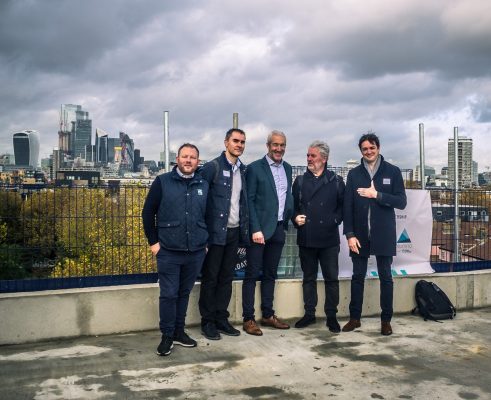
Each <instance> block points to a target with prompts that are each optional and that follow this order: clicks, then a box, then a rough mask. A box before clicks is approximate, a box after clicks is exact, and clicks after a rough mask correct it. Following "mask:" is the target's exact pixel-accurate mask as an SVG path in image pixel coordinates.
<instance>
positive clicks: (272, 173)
mask: <svg viewBox="0 0 491 400" xmlns="http://www.w3.org/2000/svg"><path fill="white" fill-rule="evenodd" d="M266 146H267V148H268V154H266V155H265V156H264V157H263V158H261V159H260V160H257V161H254V162H253V163H251V164H250V165H249V166H248V167H247V197H248V202H249V223H250V232H251V234H252V241H251V243H252V244H251V246H250V247H249V248H248V249H247V266H246V270H245V277H244V282H243V284H242V309H243V318H244V324H243V328H244V331H245V332H246V333H248V334H250V335H256V336H261V335H262V331H261V329H260V328H259V327H258V325H257V324H256V321H255V318H254V293H255V289H256V281H257V280H258V278H259V277H260V276H261V275H262V278H261V311H262V319H261V324H262V325H264V326H269V327H273V328H276V329H288V328H289V327H290V326H289V325H288V324H286V323H284V322H282V321H280V320H279V319H278V317H277V316H276V315H275V313H274V309H273V300H274V285H275V281H276V278H277V272H278V264H279V262H280V257H281V252H282V250H283V245H284V244H285V237H286V230H287V229H288V221H289V219H290V217H291V216H292V215H293V197H292V194H291V188H292V167H291V165H290V164H288V163H287V162H285V161H283V155H284V154H285V149H286V136H285V134H284V133H283V132H280V131H276V130H275V131H272V132H271V133H270V134H269V136H268V140H267V143H266Z"/></svg>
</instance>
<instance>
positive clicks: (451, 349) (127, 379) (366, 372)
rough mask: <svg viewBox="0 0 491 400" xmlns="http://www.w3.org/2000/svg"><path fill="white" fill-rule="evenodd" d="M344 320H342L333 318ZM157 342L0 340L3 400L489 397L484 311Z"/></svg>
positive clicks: (132, 338) (489, 341) (152, 334)
mask: <svg viewBox="0 0 491 400" xmlns="http://www.w3.org/2000/svg"><path fill="white" fill-rule="evenodd" d="M340 322H345V320H343V321H340ZM393 328H394V332H395V333H394V334H393V335H392V336H390V337H383V336H381V335H380V333H379V329H380V326H379V320H378V319H377V318H365V319H363V320H362V327H361V329H359V330H357V331H355V332H350V333H341V334H339V335H335V334H331V333H329V331H328V330H327V329H326V327H325V325H324V320H321V319H319V320H318V322H317V324H315V325H313V326H311V327H309V328H306V329H302V330H298V329H290V330H288V331H277V330H271V329H264V336H262V337H252V336H249V335H246V334H244V333H243V334H242V335H241V336H240V337H224V338H223V339H222V340H220V341H209V340H207V339H205V338H203V337H202V336H201V335H200V334H199V328H197V327H192V328H190V329H189V333H190V334H191V335H193V336H194V337H195V338H196V339H197V340H198V347H197V348H195V349H188V348H182V347H179V346H175V347H174V349H173V352H172V354H171V355H170V356H168V357H159V356H157V355H156V354H155V349H156V347H157V345H158V342H159V340H160V334H159V332H157V331H147V332H141V333H132V334H125V335H111V336H99V337H82V338H77V339H66V340H57V341H49V342H38V343H30V344H23V345H10V346H1V347H0V399H2V400H8V399H36V400H44V399H50V400H52V399H154V398H155V399H157V398H158V399H163V398H165V399H209V398H213V399H326V398H331V397H332V398H339V399H446V400H447V399H491V379H490V378H491V335H490V332H491V308H486V309H480V310H474V311H467V312H460V313H459V314H458V315H457V319H455V320H453V321H445V322H443V323H436V322H424V321H423V320H422V319H421V318H420V317H415V316H410V315H397V316H396V317H395V318H394V322H393Z"/></svg>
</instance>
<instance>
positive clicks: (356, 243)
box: [348, 237, 361, 254]
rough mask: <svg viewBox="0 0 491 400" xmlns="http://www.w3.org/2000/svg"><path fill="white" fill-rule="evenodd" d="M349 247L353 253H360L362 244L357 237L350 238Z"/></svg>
mask: <svg viewBox="0 0 491 400" xmlns="http://www.w3.org/2000/svg"><path fill="white" fill-rule="evenodd" d="M348 247H349V249H350V250H351V251H352V252H353V253H356V254H360V250H358V249H361V244H360V242H359V241H358V239H357V238H356V237H352V238H349V239H348Z"/></svg>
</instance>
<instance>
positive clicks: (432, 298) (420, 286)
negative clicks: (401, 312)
mask: <svg viewBox="0 0 491 400" xmlns="http://www.w3.org/2000/svg"><path fill="white" fill-rule="evenodd" d="M415 295H416V304H417V307H416V308H414V309H413V311H412V314H415V313H416V312H419V314H420V315H421V316H422V317H423V318H424V320H425V321H426V320H428V319H431V320H433V321H438V320H440V319H453V318H454V317H455V315H456V314H457V310H456V309H455V307H454V305H453V304H452V302H451V301H450V300H449V299H448V297H447V295H446V294H445V292H444V291H443V290H442V289H440V288H439V287H438V285H437V284H436V283H433V282H428V281H425V280H420V281H418V282H417V283H416V289H415Z"/></svg>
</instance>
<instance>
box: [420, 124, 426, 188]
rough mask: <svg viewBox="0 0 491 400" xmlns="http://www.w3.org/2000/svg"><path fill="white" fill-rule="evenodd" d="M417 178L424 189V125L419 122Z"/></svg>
mask: <svg viewBox="0 0 491 400" xmlns="http://www.w3.org/2000/svg"><path fill="white" fill-rule="evenodd" d="M419 178H420V180H421V189H423V190H425V189H426V180H425V126H424V124H419Z"/></svg>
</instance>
